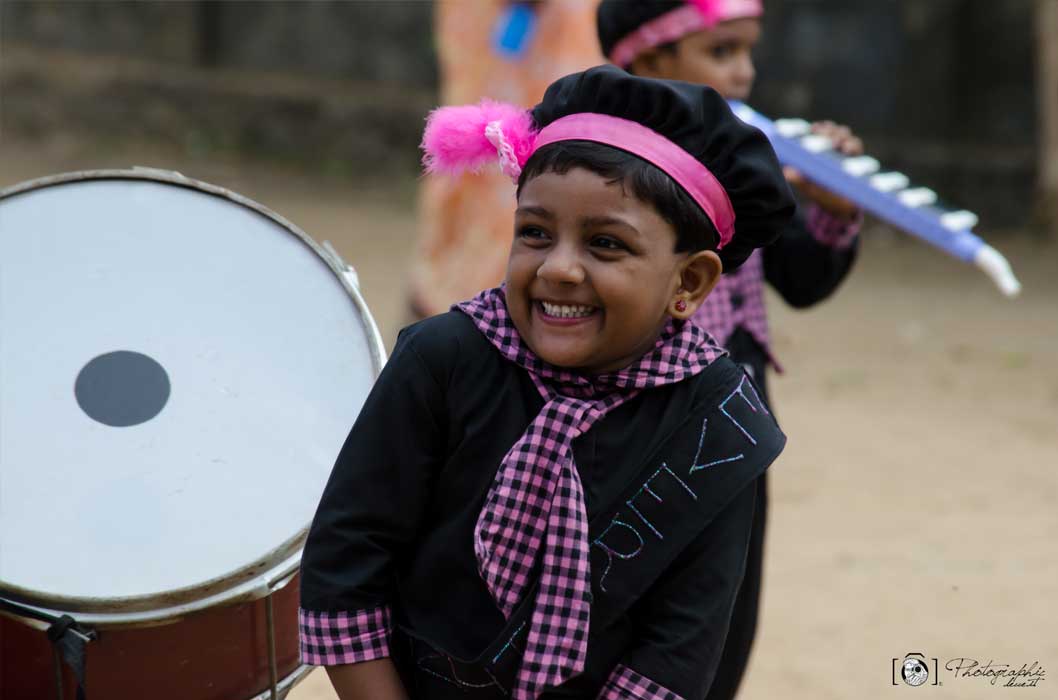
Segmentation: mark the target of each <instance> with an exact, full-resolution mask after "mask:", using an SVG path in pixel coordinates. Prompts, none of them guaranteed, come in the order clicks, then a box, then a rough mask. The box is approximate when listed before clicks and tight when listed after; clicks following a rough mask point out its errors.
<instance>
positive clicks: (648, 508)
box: [591, 376, 770, 592]
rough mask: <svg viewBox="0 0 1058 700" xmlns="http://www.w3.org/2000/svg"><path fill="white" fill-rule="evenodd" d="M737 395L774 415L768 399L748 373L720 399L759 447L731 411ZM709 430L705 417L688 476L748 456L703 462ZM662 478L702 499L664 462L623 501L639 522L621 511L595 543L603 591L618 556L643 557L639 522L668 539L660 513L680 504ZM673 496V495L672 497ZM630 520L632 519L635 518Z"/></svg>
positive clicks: (747, 435) (733, 420)
mask: <svg viewBox="0 0 1058 700" xmlns="http://www.w3.org/2000/svg"><path fill="white" fill-rule="evenodd" d="M747 392H748V393H747ZM736 397H738V398H740V399H742V401H743V402H744V404H745V405H746V406H747V407H748V408H749V410H750V411H752V412H753V413H758V412H763V413H764V414H765V415H770V413H768V409H767V408H766V407H765V405H764V402H763V401H761V399H760V396H759V395H758V394H757V391H756V389H754V387H753V384H752V382H750V381H749V378H748V377H746V376H743V377H742V380H741V381H740V382H739V384H738V386H737V387H736V388H735V390H734V391H732V392H731V393H730V394H728V396H727V397H726V398H725V399H724V400H723V401H721V402H720V405H719V410H720V413H721V414H722V415H723V416H724V417H726V418H727V420H728V421H730V422H731V424H732V425H733V426H734V427H735V428H736V429H737V430H738V431H739V432H740V433H742V435H743V436H745V438H746V439H747V440H748V441H749V443H750V445H753V446H756V445H757V439H756V438H755V437H754V436H753V435H752V434H751V433H750V431H749V430H747V429H746V426H744V425H743V424H742V423H741V422H739V420H738V419H737V418H736V417H735V416H733V415H732V414H731V411H729V410H728V408H729V406H728V405H729V404H730V403H731V402H732V400H734V399H735V398H736ZM735 405H738V404H735ZM732 408H734V406H732ZM708 429H709V419H708V418H705V419H703V420H702V427H701V432H700V434H699V436H698V449H697V451H696V452H695V455H694V458H693V459H692V460H691V463H690V466H689V467H688V468H687V476H688V477H692V475H694V474H696V473H697V472H701V471H704V470H706V469H709V468H711V467H715V466H717V465H720V464H727V463H730V462H737V461H739V460H742V459H745V453H743V452H739V453H737V454H733V455H731V456H729V457H723V458H720V459H712V460H710V461H708V462H701V461H699V460H700V459H701V457H702V447H703V446H704V445H705V435H706V432H707V430H708ZM661 479H664V480H674V481H675V482H676V483H677V484H679V486H680V487H681V488H682V491H681V490H675V489H674V490H673V493H675V494H680V493H686V495H687V496H689V497H690V498H691V499H693V500H695V501H697V500H698V495H697V494H696V493H695V492H694V490H693V489H692V488H691V487H690V486H689V485H688V484H687V482H685V481H684V480H683V479H681V478H680V477H679V476H677V474H676V473H675V472H674V471H673V470H672V469H670V468H669V466H668V464H667V463H665V462H662V464H661V467H660V468H659V469H658V470H657V471H656V472H654V473H653V474H652V475H651V476H650V477H649V478H648V479H647V480H646V481H645V482H643V485H642V486H640V487H639V488H638V489H637V490H636V492H635V493H634V494H633V495H632V497H631V498H629V499H628V500H627V501H625V502H624V504H623V505H624V506H627V507H628V509H629V510H630V511H631V512H632V514H633V515H634V516H635V517H636V518H637V519H638V520H634V522H635V525H633V524H631V523H629V522H626V521H625V520H624V519H622V514H621V511H620V510H619V511H618V513H617V514H616V515H614V517H613V520H611V521H610V524H609V525H608V526H607V527H606V529H605V530H603V531H602V533H601V534H600V535H599V536H598V537H596V538H595V539H594V540H593V541H592V543H591V546H592V547H598V548H599V549H600V550H602V552H603V554H605V555H606V566H605V568H604V569H603V572H602V575H601V576H600V577H599V588H600V590H602V591H603V592H606V577H607V575H609V573H610V569H611V568H612V567H613V563H614V557H616V558H617V559H620V560H626V561H627V560H629V559H634V558H636V557H637V556H639V554H640V553H641V552H642V551H643V549H644V547H646V546H647V541H646V540H645V539H644V537H643V535H642V534H640V532H639V530H638V529H637V528H636V525H638V526H639V527H640V528H642V527H643V526H644V525H645V526H646V528H647V529H648V530H649V531H650V533H652V534H653V535H654V537H656V538H657V539H658V540H664V539H665V535H664V533H663V532H662V531H661V529H660V527H659V524H658V519H659V518H658V516H660V515H662V514H664V512H667V511H670V510H671V508H672V507H674V506H678V505H679V504H678V503H669V504H666V502H665V500H664V499H663V498H662V497H661V495H660V494H659V493H658V490H659V489H660V486H656V484H657V483H663V482H660V481H659V480H661ZM692 481H693V479H692ZM671 498H672V496H670V499H671ZM662 506H667V508H662ZM628 519H629V520H631V518H628Z"/></svg>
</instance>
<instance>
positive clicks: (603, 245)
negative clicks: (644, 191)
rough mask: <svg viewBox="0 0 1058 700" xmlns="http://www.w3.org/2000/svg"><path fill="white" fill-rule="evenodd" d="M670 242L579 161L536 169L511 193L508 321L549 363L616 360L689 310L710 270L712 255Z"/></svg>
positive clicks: (662, 229) (715, 264) (646, 210)
mask: <svg viewBox="0 0 1058 700" xmlns="http://www.w3.org/2000/svg"><path fill="white" fill-rule="evenodd" d="M675 245H676V233H675V231H674V230H673V228H672V226H671V225H670V224H669V223H668V222H667V221H665V219H663V218H662V217H661V215H660V214H658V213H657V211H656V210H655V209H654V208H653V207H652V206H651V205H649V204H646V203H644V202H642V201H640V200H639V199H637V198H636V197H635V196H633V195H631V194H625V192H624V190H623V188H622V185H621V183H610V182H608V181H607V180H606V179H605V178H603V177H600V176H599V175H596V174H595V173H592V172H590V171H588V170H584V169H582V168H574V169H572V170H570V171H569V172H567V173H566V174H564V175H559V174H557V173H553V172H552V173H544V174H542V175H539V176H537V177H535V178H533V179H532V180H529V181H528V182H526V183H525V184H524V185H523V186H522V190H521V193H520V195H519V197H518V210H517V212H516V214H515V234H514V242H513V243H512V245H511V254H510V258H509V260H508V264H507V308H508V310H509V311H510V314H511V319H512V320H513V321H514V324H515V326H516V327H517V329H518V332H519V334H520V335H521V336H522V338H523V340H525V342H526V344H527V345H528V346H529V347H530V348H531V349H532V350H533V352H535V353H536V354H537V355H538V356H539V357H540V358H541V359H543V360H544V361H546V362H549V363H551V364H553V365H557V366H560V367H568V368H576V369H579V370H581V371H585V372H589V373H594V374H598V373H602V372H609V371H613V370H617V369H621V368H623V367H626V366H627V365H629V364H631V363H632V362H634V361H635V360H637V359H638V358H639V357H641V356H642V355H643V354H644V353H646V352H647V351H648V350H650V349H651V348H652V347H653V345H654V343H655V342H656V340H657V337H658V334H659V333H660V332H661V329H662V327H663V326H664V324H665V322H666V321H667V319H668V317H669V316H670V315H675V316H677V317H682V318H686V317H688V316H690V315H691V314H692V313H693V312H694V310H695V309H696V308H697V306H698V304H699V303H700V301H701V299H702V298H704V297H705V295H706V294H708V291H709V290H710V289H712V286H713V284H715V281H716V278H717V277H718V276H719V273H720V261H719V258H717V256H716V254H715V253H713V252H711V251H702V252H699V253H695V254H693V255H692V254H689V253H676V252H674V249H675ZM678 298H683V299H684V300H685V302H687V305H686V308H685V309H683V310H682V311H677V310H676V308H675V302H676V300H677V299H678Z"/></svg>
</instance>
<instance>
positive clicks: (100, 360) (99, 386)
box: [73, 350, 169, 428]
mask: <svg viewBox="0 0 1058 700" xmlns="http://www.w3.org/2000/svg"><path fill="white" fill-rule="evenodd" d="M73 391H74V395H75V396H76V397H77V405H79V406H80V407H81V410H82V411H84V412H85V413H86V414H88V417H89V418H92V419H93V420H97V421H99V422H100V423H103V424H104V425H110V426H113V427H115V428H126V427H128V426H130V425H139V424H140V423H146V422H147V421H149V420H150V419H151V418H154V417H155V416H156V415H158V414H159V413H160V412H161V410H162V409H163V408H165V403H166V402H167V401H168V400H169V375H168V374H166V372H165V369H164V368H163V367H162V366H161V365H160V364H158V363H157V362H156V361H155V360H153V359H151V358H150V357H147V356H146V355H144V354H142V353H138V352H130V351H128V350H118V351H116V352H108V353H107V354H105V355H100V356H99V357H96V358H95V359H93V360H92V361H91V362H89V363H88V364H87V365H85V366H84V367H83V368H82V369H81V371H80V372H79V373H78V374H77V381H76V382H74V389H73Z"/></svg>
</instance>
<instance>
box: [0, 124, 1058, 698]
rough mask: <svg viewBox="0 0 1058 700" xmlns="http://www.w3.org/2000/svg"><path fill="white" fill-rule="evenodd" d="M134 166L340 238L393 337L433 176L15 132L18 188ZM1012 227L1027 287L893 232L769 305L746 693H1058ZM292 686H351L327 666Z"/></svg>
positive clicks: (1043, 417)
mask: <svg viewBox="0 0 1058 700" xmlns="http://www.w3.org/2000/svg"><path fill="white" fill-rule="evenodd" d="M133 163H136V164H143V165H155V166H159V167H171V168H174V169H180V170H182V171H183V172H184V173H185V174H187V175H190V176H193V177H198V178H201V179H205V180H207V181H211V182H214V183H216V184H220V185H223V186H226V187H229V188H231V189H234V190H236V191H238V192H240V193H242V194H245V195H247V196H250V197H252V198H254V199H256V200H258V201H260V202H262V203H264V204H266V205H267V206H269V207H271V208H273V209H275V210H276V211H278V212H279V213H281V214H283V215H284V216H286V217H288V218H289V219H291V220H292V221H294V222H295V223H297V224H298V225H299V226H300V227H302V228H303V229H304V230H306V231H307V232H308V233H309V234H310V235H312V236H314V237H316V238H317V239H320V240H324V239H326V240H331V241H333V242H334V244H335V245H336V247H337V249H338V250H339V252H340V253H341V254H342V255H343V256H344V257H345V258H346V260H348V261H349V262H351V263H352V264H353V265H354V266H356V268H357V269H358V270H359V272H360V275H361V279H362V283H363V288H364V293H365V296H366V298H367V301H368V303H369V305H370V306H371V309H372V310H373V312H374V314H375V316H376V318H377V320H378V322H379V324H380V326H381V328H382V329H383V333H384V335H385V336H386V339H387V342H389V343H392V340H393V338H394V337H395V334H396V330H397V329H398V327H399V324H400V322H401V320H402V319H403V314H404V296H403V288H404V280H405V277H404V276H405V264H406V260H407V257H408V253H409V250H410V249H411V248H412V246H413V244H414V235H415V219H414V182H411V181H402V182H400V183H399V184H397V185H395V186H394V185H387V186H382V185H378V186H356V185H352V184H349V183H348V182H344V181H339V180H334V179H326V178H314V177H310V176H308V175H306V174H304V173H292V172H284V171H282V170H277V169H275V168H270V167H264V166H261V165H259V164H256V165H255V164H247V163H231V162H223V161H216V160H211V161H205V160H190V161H189V160H186V159H183V158H181V157H176V156H174V155H172V154H158V153H152V152H150V151H139V152H136V153H135V154H134V155H132V154H130V153H127V152H115V151H112V150H108V151H94V152H92V151H85V150H77V149H74V148H72V147H71V146H70V144H65V145H64V144H62V143H50V144H48V145H47V146H46V147H44V146H39V145H37V146H32V147H31V146H25V145H18V144H11V143H4V144H0V186H6V185H10V184H13V183H15V182H18V181H20V180H24V179H28V178H30V177H34V176H38V175H44V174H48V173H54V172H60V171H63V170H75V169H81V168H87V167H102V166H118V165H120V166H126V165H131V164H133ZM994 241H995V242H996V243H997V247H999V248H1001V249H1002V250H1003V251H1004V252H1006V253H1007V254H1008V256H1009V257H1010V259H1011V262H1012V264H1013V266H1014V269H1015V271H1016V272H1017V273H1018V274H1019V276H1020V278H1021V280H1022V282H1023V283H1024V285H1025V290H1024V293H1023V295H1022V296H1021V297H1020V298H1019V299H1016V300H1008V299H1005V298H1003V297H1002V296H1001V295H1000V294H999V293H998V292H997V291H996V290H995V289H994V288H993V287H992V285H991V283H990V282H989V281H988V280H987V279H986V278H985V277H984V275H983V274H981V273H979V272H977V271H976V270H974V269H972V268H969V267H966V266H964V265H962V264H960V263H957V262H955V261H952V260H950V259H948V258H946V257H944V256H943V255H941V254H940V253H938V252H935V251H933V250H932V249H929V248H927V247H925V246H924V245H922V244H919V243H917V242H914V241H911V240H910V239H908V238H906V237H905V236H903V235H900V234H894V233H892V232H890V231H888V230H887V229H875V230H872V231H870V232H869V235H867V236H866V237H865V241H864V247H863V250H862V255H861V258H860V261H859V263H858V265H857V269H856V270H855V272H854V274H853V276H852V277H851V278H850V279H849V280H848V282H847V284H846V285H845V287H844V288H843V289H842V290H841V292H840V293H839V294H838V295H837V296H836V297H835V298H834V299H832V300H831V301H829V302H827V303H825V304H823V305H821V306H819V307H816V308H815V309H813V310H810V311H807V312H805V311H801V312H795V311H791V310H789V309H787V308H785V307H784V306H783V305H782V303H781V302H780V301H779V300H778V299H776V298H772V299H771V300H770V301H771V302H772V303H771V305H770V309H771V311H772V314H773V315H772V318H773V324H774V329H775V335H776V337H777V341H776V351H777V354H778V355H779V357H780V359H781V360H782V362H783V364H784V365H785V367H786V373H785V374H784V375H782V376H780V377H775V378H774V380H773V382H772V392H773V398H774V402H775V406H776V409H777V412H778V415H779V417H780V419H781V422H782V424H783V426H784V428H785V430H786V432H787V433H788V435H789V436H790V442H789V446H788V448H787V450H786V452H785V454H784V455H783V456H782V458H781V459H780V460H779V461H778V462H777V463H776V464H775V466H774V467H773V471H772V482H771V488H772V492H771V493H772V510H771V513H770V534H769V540H768V550H767V565H766V566H767V569H766V586H765V600H764V608H763V617H762V624H761V630H760V636H759V638H758V639H759V642H758V645H757V647H756V651H755V655H754V658H753V665H752V667H751V669H750V671H749V676H748V681H747V683H746V685H745V687H744V693H743V694H742V697H743V698H745V699H747V700H754V699H764V698H786V699H789V700H800V699H805V700H808V699H811V700H830V699H835V700H836V699H839V698H840V699H842V700H844V699H847V698H853V697H857V698H859V697H865V698H875V697H883V696H884V697H890V696H893V697H896V696H899V695H900V694H903V693H910V694H914V693H918V694H919V695H920V696H922V697H926V696H929V697H936V698H959V699H960V700H961V699H965V698H997V697H1006V696H1007V695H1008V694H1010V693H1018V692H1019V691H1015V690H1012V689H1010V688H1005V687H1003V685H1004V684H1005V683H1006V679H1001V680H999V681H998V682H995V683H994V684H993V683H991V682H990V679H989V678H986V677H956V676H955V675H954V674H953V673H952V672H951V671H949V670H945V665H946V664H947V663H948V662H949V661H950V660H952V659H957V658H968V659H976V660H978V661H979V663H980V664H981V665H984V664H986V663H988V662H989V661H992V664H993V668H995V667H996V666H997V665H999V664H1009V665H1011V666H1013V667H1014V668H1020V667H1021V665H1022V664H1031V663H1032V662H1034V661H1035V662H1039V664H1042V667H1043V668H1044V669H1045V676H1044V678H1043V680H1041V681H1039V682H1038V685H1037V687H1036V688H1029V689H1026V690H1023V691H1020V692H1021V693H1023V694H1024V695H1025V696H1030V695H1031V696H1032V697H1037V698H1041V699H1042V698H1055V697H1058V602H1056V601H1058V545H1056V542H1058V507H1056V506H1058V274H1056V273H1058V246H1056V245H1055V244H1053V243H1052V244H1043V243H1041V242H1040V241H1038V240H1034V239H1032V238H1030V237H1029V236H1028V235H1026V234H1022V235H1014V236H1003V237H995V238H994ZM909 652H920V653H922V654H923V655H925V656H926V657H927V658H930V659H932V658H933V657H937V658H938V659H939V670H940V673H939V680H940V683H941V685H939V686H936V687H929V689H928V690H917V689H916V690H911V689H909V688H908V687H906V686H904V685H903V683H902V681H900V680H899V678H897V683H898V685H897V687H894V685H893V683H894V681H893V675H892V671H891V667H892V659H893V658H894V657H896V658H899V659H902V658H903V657H904V655H905V654H907V653H909ZM967 663H968V662H967ZM932 681H933V678H932V677H931V679H930V683H932ZM289 697H290V699H291V700H324V699H327V698H333V697H335V696H334V694H333V691H331V689H330V686H329V684H328V683H327V680H326V677H325V676H324V674H323V673H322V672H319V671H317V672H315V673H313V674H312V675H311V676H310V677H309V678H308V679H307V680H306V681H304V682H303V683H302V684H301V685H300V686H298V687H297V688H296V689H295V690H294V691H293V692H292V693H291V694H290V696H289ZM1019 697H1021V695H1019Z"/></svg>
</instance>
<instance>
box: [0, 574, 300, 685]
mask: <svg viewBox="0 0 1058 700" xmlns="http://www.w3.org/2000/svg"><path fill="white" fill-rule="evenodd" d="M297 584H298V579H297V578H296V577H295V578H294V579H293V580H292V581H291V582H290V583H289V584H287V585H286V586H285V587H283V588H282V589H280V590H279V591H277V592H275V593H274V594H272V600H273V611H274V615H275V644H276V662H277V666H278V680H282V679H283V678H284V677H286V676H288V675H290V674H291V673H293V672H294V670H295V669H297V667H298V665H299V664H298V620H297V617H298V615H297V609H298V585H297ZM74 617H76V615H74ZM268 687H269V669H268V625H267V623H266V618H265V601H264V600H256V601H253V602H250V603H243V604H237V605H232V606H229V607H224V608H213V609H208V610H205V611H202V612H199V613H195V614H193V615H190V616H188V617H186V618H184V619H182V620H180V621H178V622H175V623H170V624H165V625H161V626H157V627H138V628H132V627H128V628H113V629H101V630H100V635H99V639H97V640H95V641H93V642H91V643H89V644H88V647H87V672H86V683H85V690H86V691H87V696H88V700H100V699H101V700H143V698H151V700H246V699H248V698H252V697H254V696H255V695H257V694H258V693H260V692H262V691H265V690H267V689H268ZM63 689H64V691H65V692H64V695H63V700H74V698H75V690H76V685H75V683H74V679H73V676H72V674H70V673H69V672H68V671H65V672H64V675H63ZM52 698H55V671H54V667H53V664H52V650H51V644H50V643H49V642H48V638H47V636H46V635H45V633H44V632H42V631H40V630H38V629H34V628H32V627H29V626H27V625H24V624H22V623H21V622H19V621H16V620H13V619H11V618H8V617H4V616H0V700H51V699H52Z"/></svg>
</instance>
